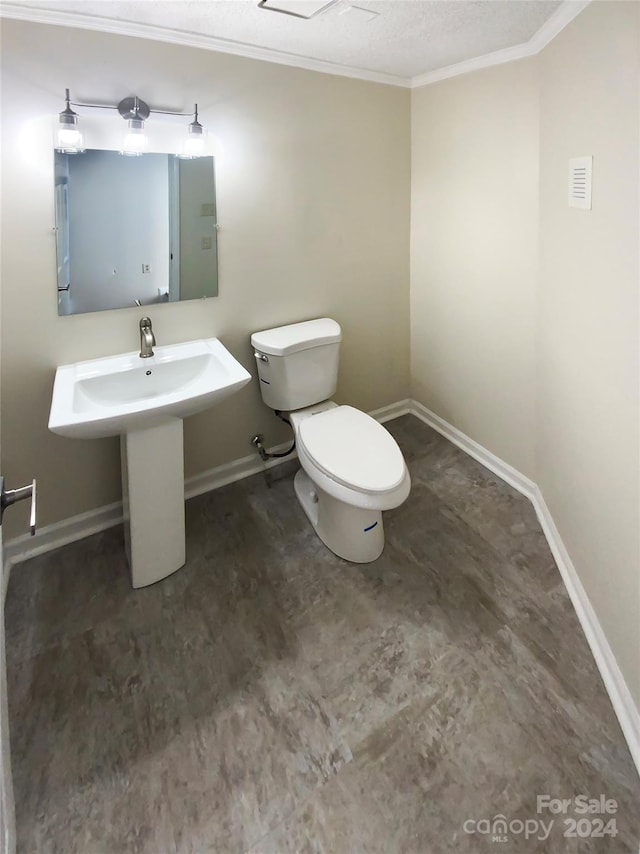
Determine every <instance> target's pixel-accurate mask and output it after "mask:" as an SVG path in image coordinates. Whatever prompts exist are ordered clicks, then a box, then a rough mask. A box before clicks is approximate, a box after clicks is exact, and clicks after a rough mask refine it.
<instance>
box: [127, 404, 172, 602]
mask: <svg viewBox="0 0 640 854" xmlns="http://www.w3.org/2000/svg"><path fill="white" fill-rule="evenodd" d="M120 455H121V459H122V498H123V507H124V532H125V533H124V536H125V546H126V550H127V559H128V561H129V568H130V569H131V584H132V585H133V587H146V586H147V585H148V584H154V583H155V582H156V581H160V579H162V578H165V577H166V576H167V575H171V573H172V572H175V571H176V570H177V569H180V567H181V566H183V565H184V562H185V532H184V451H183V438H182V419H181V418H176V419H174V420H172V421H170V422H168V423H166V424H162V425H161V426H160V427H149V428H147V429H142V430H135V431H133V432H131V433H125V434H124V435H122V436H121V437H120Z"/></svg>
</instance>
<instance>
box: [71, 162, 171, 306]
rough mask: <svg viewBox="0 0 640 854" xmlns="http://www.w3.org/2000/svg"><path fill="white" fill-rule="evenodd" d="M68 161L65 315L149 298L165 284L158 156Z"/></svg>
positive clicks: (162, 174)
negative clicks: (67, 291)
mask: <svg viewBox="0 0 640 854" xmlns="http://www.w3.org/2000/svg"><path fill="white" fill-rule="evenodd" d="M68 159H69V210H70V222H69V226H70V255H71V292H70V302H71V306H70V308H71V312H73V313H76V312H85V311H100V310H102V309H110V308H120V307H122V306H127V305H134V304H135V300H140V302H141V303H142V304H143V305H144V304H145V303H149V302H151V301H155V300H157V298H158V290H161V291H166V290H167V288H168V283H169V258H168V253H167V246H168V242H169V202H168V175H167V156H166V154H147V155H144V156H143V157H123V156H122V155H121V154H119V153H117V152H113V151H86V152H85V153H84V154H74V155H70V156H69V158H68ZM143 265H148V268H149V272H143Z"/></svg>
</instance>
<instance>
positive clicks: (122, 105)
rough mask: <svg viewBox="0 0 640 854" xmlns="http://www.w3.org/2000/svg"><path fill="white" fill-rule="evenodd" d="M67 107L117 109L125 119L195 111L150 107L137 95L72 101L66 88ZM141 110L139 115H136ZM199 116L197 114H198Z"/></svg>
mask: <svg viewBox="0 0 640 854" xmlns="http://www.w3.org/2000/svg"><path fill="white" fill-rule="evenodd" d="M65 93H66V99H67V108H69V106H72V107H80V108H84V109H86V110H117V111H118V112H119V113H120V115H121V116H122V118H123V119H126V120H129V119H140V120H142V121H144V120H145V119H148V118H149V116H150V115H151V114H152V113H158V114H160V115H164V116H192V115H193V113H185V112H182V111H178V110H160V109H156V108H155V107H150V106H149V105H148V104H147V102H146V101H143V100H142V98H139V97H138V96H137V95H131V96H129V97H128V98H123V99H122V101H120V102H119V103H117V104H87V103H84V102H82V101H70V100H69V90H68V89H65ZM136 112H139V115H135V113H136ZM196 118H197V116H196Z"/></svg>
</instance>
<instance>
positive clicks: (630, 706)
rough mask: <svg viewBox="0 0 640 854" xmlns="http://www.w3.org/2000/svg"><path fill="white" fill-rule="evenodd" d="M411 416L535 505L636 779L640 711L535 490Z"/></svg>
mask: <svg viewBox="0 0 640 854" xmlns="http://www.w3.org/2000/svg"><path fill="white" fill-rule="evenodd" d="M411 412H412V414H413V415H416V416H417V417H418V418H419V419H420V420H421V421H424V423H425V424H428V425H429V427H432V428H433V429H434V430H436V431H437V432H438V433H440V434H441V435H442V436H444V437H445V439H448V440H449V441H450V442H452V443H453V444H454V445H457V447H459V448H461V450H463V451H465V452H466V453H467V454H469V456H471V457H473V458H474V459H475V460H477V461H478V462H479V463H481V464H482V465H483V466H485V468H488V469H489V471H492V472H493V473H494V474H496V475H497V476H498V477H500V478H502V480H504V481H506V482H507V483H508V484H510V486H512V487H513V488H514V489H517V490H518V492H520V493H522V495H524V496H525V497H526V498H528V499H529V500H530V501H531V503H532V504H533V507H534V509H535V511H536V515H537V517H538V521H539V522H540V525H541V527H542V530H543V532H544V535H545V537H546V538H547V542H548V543H549V548H550V549H551V552H552V554H553V557H554V558H555V561H556V563H557V565H558V570H559V571H560V575H561V577H562V580H563V582H564V585H565V587H566V589H567V593H568V594H569V598H570V599H571V603H572V605H573V607H574V610H575V612H576V614H577V617H578V620H579V622H580V625H581V626H582V631H583V632H584V634H585V637H586V639H587V643H588V644H589V647H590V649H591V653H592V655H593V657H594V659H595V662H596V665H597V667H598V670H599V671H600V675H601V676H602V681H603V682H604V684H605V687H606V689H607V693H608V694H609V699H610V700H611V705H612V706H613V709H614V711H615V713H616V716H617V718H618V722H619V723H620V728H621V729H622V732H623V734H624V737H625V739H626V741H627V745H628V746H629V752H630V753H631V756H632V758H633V761H634V763H635V765H636V768H637V769H638V773H640V710H638V708H637V706H636V705H635V703H634V701H633V697H632V696H631V692H630V691H629V687H628V685H627V683H626V682H625V679H624V676H623V675H622V672H621V670H620V668H619V667H618V662H617V661H616V659H615V656H614V654H613V651H612V649H611V647H610V646H609V642H608V641H607V638H606V636H605V633H604V631H603V629H602V626H601V625H600V622H599V620H598V617H597V616H596V612H595V611H594V609H593V606H592V604H591V602H590V600H589V597H588V596H587V592H586V590H585V589H584V587H583V586H582V582H581V581H580V576H579V575H578V572H577V570H576V568H575V566H574V565H573V562H572V560H571V558H570V557H569V553H568V552H567V549H566V547H565V545H564V543H563V542H562V537H561V536H560V533H559V531H558V529H557V528H556V525H555V523H554V521H553V518H552V517H551V513H550V511H549V508H548V507H547V504H546V502H545V500H544V498H543V496H542V492H541V491H540V489H539V487H538V485H537V484H536V483H534V482H533V481H532V480H530V479H529V478H528V477H525V476H524V475H523V474H521V473H520V472H519V471H517V469H514V468H513V466H510V465H509V464H508V463H506V462H505V461H504V460H501V459H500V457H497V456H496V455H495V454H492V453H491V451H488V450H487V449H486V448H483V447H482V445H479V444H478V443H477V442H474V441H473V439H470V438H469V436H467V435H465V434H464V433H463V432H462V431H460V430H458V429H457V428H456V427H453V426H452V425H451V424H449V423H448V422H447V421H445V420H444V419H443V418H440V416H439V415H436V414H435V413H434V412H432V411H431V410H430V409H427V407H426V406H423V405H422V404H421V403H418V402H417V401H415V400H414V401H411Z"/></svg>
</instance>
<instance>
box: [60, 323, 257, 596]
mask: <svg viewBox="0 0 640 854" xmlns="http://www.w3.org/2000/svg"><path fill="white" fill-rule="evenodd" d="M250 379H251V375H250V374H249V373H248V371H246V370H245V369H244V368H243V367H242V365H241V364H240V363H239V362H238V361H237V360H236V359H234V357H233V356H232V355H231V353H229V351H228V350H227V349H226V348H225V347H224V346H223V345H222V344H221V342H220V341H219V340H218V339H217V338H209V339H206V340H199V341H188V342H186V343H184V344H173V345H169V346H166V347H156V348H155V355H153V356H151V357H149V358H147V359H141V358H140V356H139V353H137V352H133V353H124V354H122V355H120V356H110V357H107V358H105V359H93V360H91V361H88V362H77V363H76V364H73V365H62V366H61V367H59V368H58V369H57V371H56V378H55V383H54V386H53V398H52V401H51V413H50V416H49V429H50V430H52V431H53V432H54V433H58V434H59V435H61V436H68V437H70V438H77V439H94V438H96V439H97V438H100V437H104V436H118V435H119V436H120V449H121V460H122V493H123V506H124V517H125V543H126V548H127V558H128V560H129V566H130V568H131V581H132V584H133V586H134V587H146V586H147V585H148V584H153V583H154V582H156V581H160V579H162V578H165V577H166V576H167V575H170V574H171V573H172V572H175V571H176V570H177V569H180V567H181V566H182V565H183V564H184V562H185V534H184V462H183V457H184V453H183V436H182V420H183V418H185V417H186V416H188V415H193V414H194V413H196V412H201V411H202V410H203V409H207V408H208V407H209V406H213V405H215V404H216V403H219V402H220V401H222V400H224V398H226V397H228V396H229V395H231V394H233V393H234V392H236V391H238V390H239V389H241V388H242V387H243V386H244V385H246V384H247V383H248V382H249V381H250Z"/></svg>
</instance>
